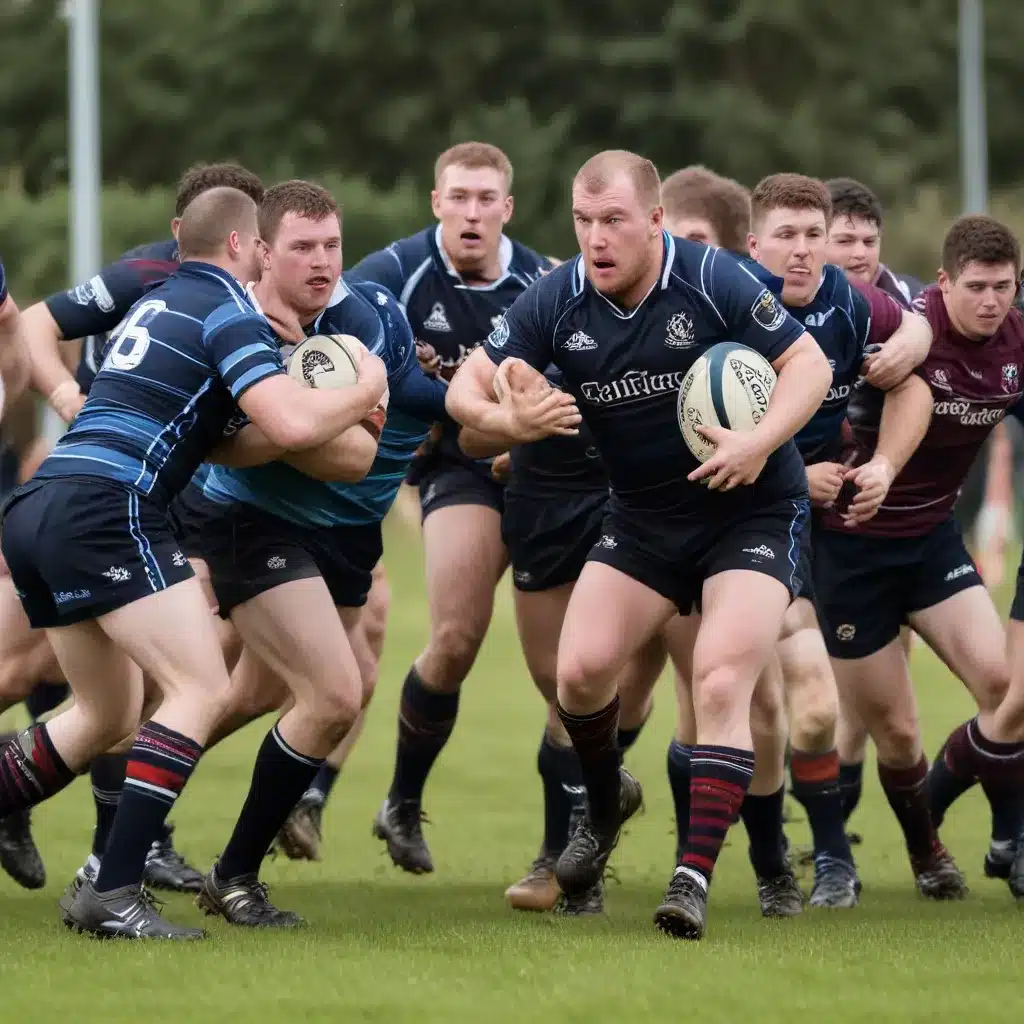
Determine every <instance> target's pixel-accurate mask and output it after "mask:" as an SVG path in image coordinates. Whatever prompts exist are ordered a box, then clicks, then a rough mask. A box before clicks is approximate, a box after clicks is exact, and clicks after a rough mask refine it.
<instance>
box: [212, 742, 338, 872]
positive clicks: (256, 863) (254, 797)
mask: <svg viewBox="0 0 1024 1024" xmlns="http://www.w3.org/2000/svg"><path fill="white" fill-rule="evenodd" d="M279 725H280V723H278V724H277V725H275V726H274V728H273V729H271V730H270V732H268V733H267V735H266V737H265V739H264V740H263V744H262V745H261V746H260V750H259V753H258V754H257V755H256V765H255V767H254V768H253V772H252V782H251V783H250V785H249V795H248V796H247V797H246V798H245V803H244V804H243V805H242V813H241V814H240V815H239V816H238V822H237V823H236V825H235V830H234V832H232V833H231V838H230V839H229V840H228V845H227V846H226V847H224V852H223V853H222V854H221V855H220V858H219V859H218V861H217V877H218V878H220V879H222V880H223V881H227V880H228V879H231V878H238V877H239V875H248V874H252V873H254V872H257V871H259V869H260V865H261V864H262V863H263V858H264V857H266V855H267V850H269V849H270V844H271V843H272V842H273V841H274V838H275V837H276V836H277V833H278V832H279V831H280V830H281V826H282V825H283V824H284V823H285V821H287V820H288V815H289V814H291V812H292V810H293V809H294V807H295V805H296V803H298V801H299V798H300V797H301V796H302V794H303V793H305V792H306V790H307V789H308V788H309V785H310V783H312V781H313V779H314V778H315V777H316V773H317V771H318V770H319V769H320V766H321V765H322V764H323V758H321V757H308V756H306V755H305V754H300V753H299V752H298V751H297V750H296V749H295V748H294V747H291V746H289V745H288V743H287V742H286V741H285V740H284V739H283V738H282V736H281V732H280V729H279V728H278V726H279Z"/></svg>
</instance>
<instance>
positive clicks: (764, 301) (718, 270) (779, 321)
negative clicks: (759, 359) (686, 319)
mask: <svg viewBox="0 0 1024 1024" xmlns="http://www.w3.org/2000/svg"><path fill="white" fill-rule="evenodd" d="M713 253H714V255H713V257H712V259H711V260H710V261H708V262H709V264H710V266H706V267H704V268H702V270H701V278H702V280H701V286H702V288H703V290H704V293H705V295H706V296H707V297H708V298H709V299H710V300H711V303H712V305H713V306H714V307H715V310H716V311H717V313H718V315H719V317H720V318H721V319H722V321H723V325H724V333H725V334H726V336H727V337H728V339H729V340H730V341H735V342H739V343H740V344H741V345H747V346H748V347H749V348H752V349H754V350H755V351H757V352H760V353H761V355H763V356H764V357H765V359H767V360H768V361H769V362H772V361H774V360H775V359H778V358H779V356H781V355H782V353H783V352H785V351H786V349H788V348H789V346H790V345H792V344H793V342H794V341H796V340H797V339H798V338H799V337H801V336H802V335H803V334H804V327H803V325H802V324H801V323H799V322H798V321H797V320H795V319H794V318H793V317H792V316H790V315H789V313H787V312H786V310H785V308H784V307H783V305H782V303H781V302H780V301H779V299H778V298H777V297H776V296H775V294H774V293H773V292H772V291H771V290H770V289H769V288H766V287H765V286H764V284H763V283H762V282H761V281H759V280H758V279H757V278H756V277H755V276H754V275H753V274H752V273H750V271H749V270H746V269H744V268H743V267H742V266H741V265H740V264H739V263H738V262H737V261H736V260H735V259H734V258H733V257H732V256H730V255H729V254H728V253H726V252H725V251H724V250H722V249H715V250H713Z"/></svg>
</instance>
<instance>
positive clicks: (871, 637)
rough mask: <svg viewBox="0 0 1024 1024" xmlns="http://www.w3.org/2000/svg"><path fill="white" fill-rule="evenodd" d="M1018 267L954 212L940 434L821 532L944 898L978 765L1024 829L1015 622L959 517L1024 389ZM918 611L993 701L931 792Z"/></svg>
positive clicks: (927, 863)
mask: <svg viewBox="0 0 1024 1024" xmlns="http://www.w3.org/2000/svg"><path fill="white" fill-rule="evenodd" d="M1019 274H1020V247H1019V244H1018V242H1017V239H1016V238H1015V237H1014V236H1013V234H1012V233H1011V232H1010V231H1009V230H1008V229H1007V228H1006V227H1004V226H1003V225H1002V224H1000V223H999V222H998V221H995V220H993V219H991V218H989V217H984V216H968V217H962V218H960V219H959V220H957V221H956V222H955V223H954V224H953V226H952V227H951V228H950V230H949V232H948V233H947V235H946V238H945V240H944V243H943V249H942V268H941V269H940V271H939V281H938V284H937V285H935V286H932V287H929V288H927V289H925V291H924V292H923V293H922V294H921V295H920V296H919V297H918V299H917V305H918V308H920V309H921V311H922V312H923V314H924V315H925V317H926V318H927V319H928V322H929V324H930V325H931V328H932V332H933V335H934V342H933V344H932V348H931V351H930V353H929V355H928V358H927V359H926V360H925V361H924V363H922V365H921V366H920V367H919V368H918V370H917V371H916V373H917V374H918V375H919V376H920V377H922V378H923V379H924V380H925V382H926V383H927V384H928V386H929V388H930V389H931V393H932V399H933V412H932V417H931V422H930V424H929V427H928V430H927V433H926V434H925V436H924V439H923V441H922V442H921V445H920V447H919V448H918V450H917V451H916V452H915V454H914V455H913V456H912V457H911V459H910V460H909V461H908V462H907V464H906V466H905V467H904V469H903V471H902V472H901V473H900V475H899V476H898V477H897V478H896V480H895V481H894V482H893V484H892V486H891V488H890V491H889V494H888V496H887V498H886V501H885V503H884V504H883V505H882V506H881V507H880V509H879V510H878V514H877V515H876V516H875V517H874V518H873V519H872V520H870V521H868V522H865V523H859V524H856V525H854V526H849V525H846V524H844V522H843V519H842V517H841V516H840V514H839V513H838V512H837V511H836V510H835V509H832V510H827V511H826V512H825V518H824V520H823V525H824V527H825V529H824V530H822V531H821V532H820V534H819V535H818V536H817V537H816V547H815V560H814V577H815V591H816V593H817V596H818V599H819V602H820V610H821V613H822V618H823V622H824V623H825V625H826V627H827V628H826V630H825V638H826V642H827V644H828V648H829V654H830V655H831V656H832V664H833V668H834V671H835V674H836V679H837V682H838V683H839V686H840V688H841V689H842V690H843V691H844V693H845V695H846V696H847V698H848V699H849V700H850V701H851V702H852V703H853V705H854V708H855V710H856V712H857V713H858V715H859V716H860V718H861V719H862V720H863V721H864V722H865V723H866V724H867V726H868V729H869V730H870V733H871V737H872V739H873V740H874V741H875V745H876V747H877V749H878V773H879V778H880V780H881V782H882V788H883V789H884V791H885V794H886V797H887V798H888V800H889V803H890V806H891V807H892V809H893V811H894V813H895V815H896V818H897V820H898V821H899V823H900V827H901V828H902V830H903V834H904V837H905V839H906V844H907V851H908V853H909V856H910V863H911V868H912V870H913V873H914V877H915V880H916V883H917V887H918V889H919V891H920V892H921V893H922V894H923V895H924V896H926V897H929V898H931V899H959V898H962V897H963V896H964V895H965V894H966V892H967V886H966V884H965V882H964V879H963V876H962V874H961V873H960V871H959V869H958V868H957V866H956V864H955V862H954V861H953V858H952V857H951V856H950V854H949V853H948V851H947V850H946V848H945V847H944V846H943V845H942V843H941V841H940V840H939V836H938V832H937V826H938V824H940V823H941V821H942V818H943V814H944V812H945V810H946V808H947V807H948V805H949V803H950V802H951V801H952V799H955V796H956V795H957V793H958V792H959V791H961V786H963V785H964V784H965V782H966V783H967V784H969V782H967V779H968V778H969V777H970V778H973V777H977V778H982V779H984V780H985V783H986V793H987V795H988V797H989V801H990V804H991V805H992V810H993V823H994V834H996V835H998V837H999V838H1000V839H1010V838H1011V835H1008V834H1005V833H1004V831H1003V830H1004V829H1005V830H1006V833H1012V838H1013V839H1014V840H1015V839H1016V832H1015V831H1014V830H1015V829H1016V830H1019V812H1018V803H1019V801H1018V793H1019V787H1020V783H1019V778H1020V776H1019V775H1018V772H1019V770H1020V769H1019V766H1020V764H1021V763H1024V757H1022V755H1021V751H1022V750H1024V747H1021V746H1020V745H1019V744H1017V743H1015V741H1016V740H1017V739H1018V737H1017V736H1015V735H1013V734H1012V732H1011V731H1010V730H1009V729H1008V726H1007V722H1006V721H1005V720H1003V718H1001V716H1000V715H999V713H998V712H999V708H1000V706H1001V702H1003V699H1004V696H1005V695H1006V692H1007V687H1008V682H1009V669H1008V666H1007V659H1006V653H1005V637H1004V632H1003V627H1002V625H1001V623H1000V621H999V616H998V613H997V612H996V609H995V606H994V605H993V603H992V599H991V597H990V596H989V593H988V591H987V590H986V589H985V587H984V585H983V584H982V581H981V578H980V576H979V575H978V572H977V569H976V568H975V565H974V562H973V561H972V560H971V557H970V555H969V554H968V552H967V550H966V548H965V546H964V543H963V540H962V539H961V536H960V533H959V530H958V528H957V525H956V522H955V519H954V517H953V504H954V502H955V500H956V496H957V492H958V490H959V488H960V486H961V484H962V483H963V479H964V476H965V475H966V473H967V471H968V469H969V467H970V465H971V462H972V461H973V459H974V457H975V456H976V455H977V452H978V449H979V448H980V446H981V445H982V443H983V442H984V440H985V438H986V437H987V436H988V435H989V433H990V432H991V430H992V428H993V427H994V426H995V424H996V423H998V422H999V421H1000V420H1001V419H1002V418H1003V416H1004V415H1005V413H1006V410H1007V409H1008V408H1010V407H1011V406H1012V405H1013V404H1014V403H1015V402H1016V401H1017V400H1018V399H1019V397H1020V393H1021V385H1020V368H1021V366H1022V364H1024V318H1022V317H1021V315H1020V314H1019V313H1018V312H1016V311H1011V308H1010V307H1011V304H1012V302H1013V298H1014V295H1015V293H1016V289H1017V285H1018V281H1019ZM875 398H876V395H875V393H873V392H872V391H871V390H870V389H867V388H863V389H860V392H859V393H858V395H857V397H856V399H855V400H854V401H853V402H851V405H850V423H851V426H852V428H853V432H854V441H855V449H854V451H853V453H852V458H853V461H854V464H855V465H859V464H861V463H863V462H864V461H865V460H866V459H868V458H870V456H871V453H872V450H873V448H874V444H875V437H876V433H877V429H878V414H877V402H876V401H875ZM907 622H909V624H910V625H911V626H912V627H913V628H914V630H915V631H916V632H917V633H918V634H919V635H920V636H921V637H922V638H923V639H924V640H925V641H926V642H927V644H928V645H929V646H930V647H931V648H932V650H934V651H935V652H936V654H937V655H938V656H939V657H940V658H941V659H942V660H943V661H944V662H945V663H946V665H947V666H949V668H950V670H951V671H952V672H953V673H954V674H955V675H956V676H958V677H959V678H960V679H961V680H962V681H963V683H964V684H965V685H966V687H967V688H968V690H969V691H970V693H971V695H972V696H973V697H974V699H975V701H976V702H977V705H978V716H977V718H975V719H972V720H971V721H970V722H968V723H965V724H964V725H963V726H961V727H960V728H959V729H958V730H956V731H955V732H954V733H953V734H952V735H951V736H950V738H949V739H948V740H947V741H946V744H945V745H944V747H943V750H942V752H941V754H940V755H939V757H938V758H937V759H936V765H937V767H936V774H935V775H934V776H932V782H931V786H930V791H929V785H928V762H927V759H926V758H925V755H924V753H923V751H922V748H921V740H920V735H919V730H918V725H917V714H916V705H915V700H914V692H913V687H912V684H911V680H910V676H909V673H908V667H907V659H906V656H905V654H904V652H903V650H902V648H901V647H900V644H899V640H898V634H899V629H900V626H901V625H903V624H904V623H907Z"/></svg>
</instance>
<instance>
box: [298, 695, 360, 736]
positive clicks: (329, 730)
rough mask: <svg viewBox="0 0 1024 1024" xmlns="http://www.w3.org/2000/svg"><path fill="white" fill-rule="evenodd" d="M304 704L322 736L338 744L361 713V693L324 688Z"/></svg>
mask: <svg viewBox="0 0 1024 1024" xmlns="http://www.w3.org/2000/svg"><path fill="white" fill-rule="evenodd" d="M304 703H305V704H306V711H307V713H308V714H309V717H310V719H311V720H312V721H313V722H315V723H316V724H317V727H318V728H319V729H320V730H321V732H322V733H323V735H324V736H326V737H329V738H330V739H331V740H332V741H333V742H339V741H340V740H341V739H342V738H343V737H344V736H345V734H346V733H347V732H348V731H349V730H350V729H351V728H352V726H353V725H355V721H356V719H357V718H358V717H359V714H360V712H361V711H362V692H361V690H357V689H355V688H351V687H344V686H333V687H329V688H328V687H325V688H323V689H321V690H320V691H318V692H317V693H316V694H315V695H312V696H311V698H310V699H309V700H308V701H306V702H304Z"/></svg>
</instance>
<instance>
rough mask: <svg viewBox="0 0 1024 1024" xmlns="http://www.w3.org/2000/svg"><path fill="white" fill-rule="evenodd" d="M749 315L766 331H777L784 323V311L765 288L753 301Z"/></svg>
mask: <svg viewBox="0 0 1024 1024" xmlns="http://www.w3.org/2000/svg"><path fill="white" fill-rule="evenodd" d="M750 315H751V316H752V317H753V318H754V323H756V324H759V325H760V326H761V327H763V328H764V329H765V330H766V331H777V330H778V329H779V328H780V327H781V326H782V325H783V324H784V323H785V322H786V311H785V310H784V309H783V308H782V305H781V304H780V303H779V301H778V299H776V298H775V296H774V295H772V293H771V292H770V291H768V289H767V288H765V289H764V291H762V292H761V294H760V295H758V297H757V298H756V299H755V300H754V305H753V306H751V308H750Z"/></svg>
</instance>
